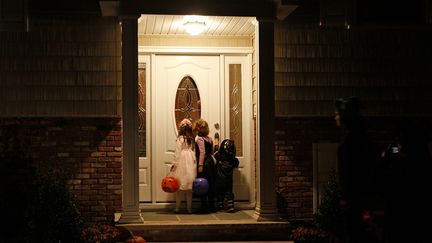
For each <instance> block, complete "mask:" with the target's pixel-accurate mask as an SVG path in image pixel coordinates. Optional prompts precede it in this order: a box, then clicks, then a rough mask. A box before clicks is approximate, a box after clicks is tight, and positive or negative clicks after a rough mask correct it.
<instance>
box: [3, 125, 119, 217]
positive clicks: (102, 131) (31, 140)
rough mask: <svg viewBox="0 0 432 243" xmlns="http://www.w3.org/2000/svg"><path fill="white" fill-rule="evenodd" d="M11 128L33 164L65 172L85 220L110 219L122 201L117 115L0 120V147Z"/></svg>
mask: <svg viewBox="0 0 432 243" xmlns="http://www.w3.org/2000/svg"><path fill="white" fill-rule="evenodd" d="M11 131H13V134H14V136H13V138H12V140H15V141H19V142H20V144H22V145H24V146H23V149H24V153H26V154H27V155H28V156H30V157H31V159H32V161H33V163H34V164H35V165H36V166H39V167H41V166H47V167H50V168H62V169H66V170H67V171H68V172H70V175H71V177H70V180H69V185H70V189H71V192H72V194H73V198H74V200H75V202H76V205H77V206H78V208H79V210H80V212H81V215H82V216H83V219H84V221H85V222H111V221H113V218H114V212H117V211H119V210H120V209H121V202H122V136H121V120H120V118H83V119H80V118H73V119H71V118H67V119H65V118H18V119H14V118H10V119H3V120H0V151H1V150H2V149H4V148H5V146H6V145H5V142H6V141H5V138H6V137H7V136H6V133H7V132H11ZM9 142H10V141H9Z"/></svg>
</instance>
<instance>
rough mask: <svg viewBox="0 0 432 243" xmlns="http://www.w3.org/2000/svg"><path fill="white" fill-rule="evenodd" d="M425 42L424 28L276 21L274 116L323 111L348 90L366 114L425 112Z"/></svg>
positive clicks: (429, 87)
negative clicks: (325, 25) (333, 26)
mask: <svg viewBox="0 0 432 243" xmlns="http://www.w3.org/2000/svg"><path fill="white" fill-rule="evenodd" d="M430 43H432V35H431V33H430V30H428V29H418V28H417V29H414V28H403V29H394V28H387V29H372V28H369V29H367V28H358V29H350V30H347V29H343V28H339V29H325V28H319V27H318V26H317V25H296V24H285V25H284V24H282V23H280V24H277V25H276V30H275V72H276V73H275V86H276V88H275V96H276V97H275V101H276V109H275V110H276V116H277V117H291V116H328V115H331V114H332V112H333V110H332V107H333V106H332V102H333V101H334V100H335V99H337V98H340V97H349V96H359V97H360V98H361V99H362V100H363V103H364V105H365V106H366V109H365V114H367V115H371V116H400V115H402V116H415V115H426V116H431V115H432V109H426V110H425V109H424V107H430V106H431V105H432V98H431V96H430V95H429V93H430V92H431V91H432V83H431V82H429V81H430V77H431V76H432V62H430V61H429V59H430V54H431V53H432V46H431V45H430Z"/></svg>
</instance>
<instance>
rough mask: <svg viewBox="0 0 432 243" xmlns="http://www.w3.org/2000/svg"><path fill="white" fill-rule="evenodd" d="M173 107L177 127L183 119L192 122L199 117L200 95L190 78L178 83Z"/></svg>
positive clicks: (186, 77) (184, 78)
mask: <svg viewBox="0 0 432 243" xmlns="http://www.w3.org/2000/svg"><path fill="white" fill-rule="evenodd" d="M174 107H175V108H174V109H175V120H176V124H177V126H178V124H180V122H181V121H182V120H183V119H184V118H189V119H190V120H191V121H192V122H193V121H195V120H197V119H199V118H200V117H201V102H200V94H199V91H198V87H197V85H196V83H195V81H194V80H193V78H192V77H190V76H185V77H183V79H182V80H181V81H180V84H179V86H178V88H177V93H176V98H175V106H174Z"/></svg>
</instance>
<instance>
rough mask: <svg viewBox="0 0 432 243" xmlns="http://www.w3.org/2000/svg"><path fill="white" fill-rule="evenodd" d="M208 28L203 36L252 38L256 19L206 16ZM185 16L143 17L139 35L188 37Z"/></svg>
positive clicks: (139, 25)
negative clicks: (184, 24)
mask: <svg viewBox="0 0 432 243" xmlns="http://www.w3.org/2000/svg"><path fill="white" fill-rule="evenodd" d="M204 20H205V24H206V28H205V29H204V32H203V33H202V34H200V35H201V36H251V35H253V33H254V31H255V26H254V23H255V22H256V20H255V18H254V17H227V16H204ZM183 23H184V15H141V17H140V18H139V19H138V35H188V34H187V33H186V31H185V27H184V26H183Z"/></svg>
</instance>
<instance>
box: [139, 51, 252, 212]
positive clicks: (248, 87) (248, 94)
mask: <svg viewBox="0 0 432 243" xmlns="http://www.w3.org/2000/svg"><path fill="white" fill-rule="evenodd" d="M138 49H139V53H138V55H139V56H147V57H150V58H149V59H146V61H149V64H150V70H151V71H150V77H151V78H150V79H148V81H149V82H148V85H146V86H147V90H146V92H148V94H149V95H146V96H147V99H149V100H148V101H149V102H148V104H150V100H152V98H151V96H152V92H151V90H153V88H152V81H153V80H154V77H155V71H156V69H155V65H153V64H154V60H155V57H156V55H158V54H185V55H217V56H219V57H221V58H220V60H221V61H220V72H221V74H222V72H223V71H224V69H225V68H226V66H225V65H226V63H225V58H227V57H229V58H235V56H243V57H246V59H247V61H245V62H243V63H242V66H244V65H247V67H246V66H245V67H246V70H248V68H249V71H248V72H246V73H245V79H247V80H249V82H245V83H246V84H245V87H244V89H243V94H242V95H245V98H247V99H248V100H250V107H249V109H250V111H249V110H248V111H247V112H245V115H244V119H245V122H246V121H248V122H249V123H250V124H249V125H248V130H247V131H246V130H245V131H244V132H245V133H248V134H247V135H246V137H244V141H245V142H246V141H251V142H252V139H251V138H252V134H253V117H252V116H253V111H252V60H251V59H252V51H253V50H252V48H218V50H219V51H218V52H217V53H216V52H215V51H216V49H215V48H192V49H195V52H192V53H191V52H187V53H183V51H185V49H182V48H177V47H163V48H153V47H143V46H141V47H139V48H138ZM234 50H237V52H234ZM241 50H243V51H241ZM224 53H225V54H226V53H228V55H227V56H225V55H224ZM224 79H225V75H223V76H222V75H221V82H223V85H225V81H224ZM223 100H225V97H224V98H223V99H221V102H224V101H223ZM150 113H152V111H151V110H150ZM221 115H222V116H221V119H227V118H226V117H225V114H221ZM147 121H148V122H149V121H151V122H150V123H151V124H152V123H153V124H154V122H156V121H154V116H151V117H150V119H147ZM151 124H147V125H148V126H147V127H148V128H149V130H148V131H149V133H147V134H148V136H147V141H149V140H150V141H153V139H152V138H151V136H152V133H151V129H152V126H151ZM253 145H254V144H253V143H251V144H250V151H249V159H250V161H251V162H250V171H249V172H248V174H249V175H250V179H249V181H248V183H250V190H249V202H247V203H239V207H240V208H251V207H254V206H255V204H256V200H257V198H256V196H255V194H256V193H255V191H256V187H255V180H256V178H255V170H256V164H255V161H254V156H253V154H252V152H253V151H254V149H253ZM150 146H151V142H150V143H148V150H147V151H148V152H150V151H153V148H151V147H150ZM148 159H150V161H151V158H150V156H148ZM151 180H152V181H151V182H152V184H153V185H157V184H159V183H160V182H159V181H156V178H155V177H154V176H152V178H151ZM152 187H153V188H155V187H154V186H152ZM155 198H156V193H155V191H154V190H152V192H151V202H143V203H140V205H141V208H143V207H144V209H146V210H152V209H157V208H160V207H161V206H162V207H163V205H164V203H162V204H161V203H155Z"/></svg>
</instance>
